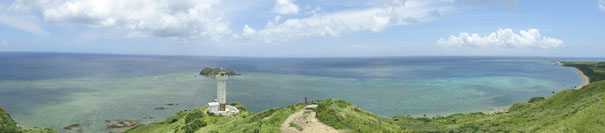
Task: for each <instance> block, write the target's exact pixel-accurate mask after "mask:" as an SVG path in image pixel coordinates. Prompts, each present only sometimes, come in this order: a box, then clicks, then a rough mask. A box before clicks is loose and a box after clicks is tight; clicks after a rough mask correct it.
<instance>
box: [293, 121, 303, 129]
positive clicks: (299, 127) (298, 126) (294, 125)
mask: <svg viewBox="0 0 605 133" xmlns="http://www.w3.org/2000/svg"><path fill="white" fill-rule="evenodd" d="M290 127H294V128H296V130H298V131H302V130H303V127H301V126H300V125H298V124H296V123H292V122H290Z"/></svg>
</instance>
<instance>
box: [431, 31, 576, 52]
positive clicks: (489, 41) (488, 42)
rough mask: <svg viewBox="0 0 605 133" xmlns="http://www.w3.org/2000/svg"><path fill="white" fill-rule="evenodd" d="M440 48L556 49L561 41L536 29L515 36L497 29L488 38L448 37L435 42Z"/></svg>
mask: <svg viewBox="0 0 605 133" xmlns="http://www.w3.org/2000/svg"><path fill="white" fill-rule="evenodd" d="M437 45H439V46H442V47H478V48H557V47H562V46H564V45H563V41H562V40H560V39H557V38H551V37H543V36H542V35H540V31H538V30H537V29H529V30H527V31H524V30H521V31H520V32H519V34H516V33H514V32H513V30H511V29H499V30H498V31H497V32H492V33H491V34H489V35H488V36H483V37H481V36H479V35H478V34H476V33H473V34H470V35H469V34H468V33H464V32H463V33H460V35H459V36H454V35H452V36H450V37H449V38H448V39H447V40H444V39H443V38H441V39H439V40H437Z"/></svg>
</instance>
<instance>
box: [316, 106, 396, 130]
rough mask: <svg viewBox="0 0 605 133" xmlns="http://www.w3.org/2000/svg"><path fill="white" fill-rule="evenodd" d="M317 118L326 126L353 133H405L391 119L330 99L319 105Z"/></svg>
mask: <svg viewBox="0 0 605 133" xmlns="http://www.w3.org/2000/svg"><path fill="white" fill-rule="evenodd" d="M315 111H316V112H317V118H318V119H319V120H320V121H321V122H322V123H324V124H326V125H329V126H332V127H334V128H336V129H347V130H351V131H353V132H363V133H369V132H383V133H392V132H404V130H401V128H400V127H399V126H398V125H396V124H395V123H394V122H393V121H391V119H387V118H383V117H380V116H377V115H375V114H373V113H370V112H367V111H365V110H362V109H360V108H358V107H356V106H353V104H351V103H350V102H347V101H345V100H333V99H330V98H328V99H327V100H325V101H322V102H320V103H318V106H317V108H316V109H315Z"/></svg>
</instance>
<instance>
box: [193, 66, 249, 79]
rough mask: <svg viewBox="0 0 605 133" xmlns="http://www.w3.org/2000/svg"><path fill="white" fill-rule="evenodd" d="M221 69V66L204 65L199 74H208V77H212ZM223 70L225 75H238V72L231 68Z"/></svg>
mask: <svg viewBox="0 0 605 133" xmlns="http://www.w3.org/2000/svg"><path fill="white" fill-rule="evenodd" d="M221 69H223V68H218V67H217V68H211V67H205V68H204V69H202V71H201V72H200V75H203V76H208V77H214V76H215V75H217V74H218V73H219V72H220V71H221ZM223 71H225V73H227V75H229V76H234V75H240V74H239V73H236V72H235V71H233V70H228V69H224V70H223Z"/></svg>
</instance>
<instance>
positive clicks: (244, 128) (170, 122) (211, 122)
mask: <svg viewBox="0 0 605 133" xmlns="http://www.w3.org/2000/svg"><path fill="white" fill-rule="evenodd" d="M302 108H303V105H302V104H297V105H293V106H289V107H283V108H273V109H269V110H266V111H263V112H258V113H254V112H249V111H241V112H240V113H238V114H235V115H233V116H210V115H208V114H205V113H203V116H201V117H199V116H198V117H191V118H190V119H199V120H201V121H204V122H205V123H207V124H206V126H203V127H201V128H199V129H197V130H195V132H197V133H211V132H220V133H228V132H244V133H253V132H263V133H278V132H280V129H279V128H280V126H281V124H282V123H283V122H284V120H285V119H286V118H287V117H288V116H289V115H290V114H292V113H294V112H296V111H298V110H300V109H302ZM205 109H207V106H205V107H202V108H197V109H194V110H191V111H181V112H179V113H177V114H175V115H173V116H171V117H169V118H167V119H166V120H164V121H162V122H159V123H152V124H147V125H141V126H137V127H134V128H132V129H130V130H128V131H127V132H129V133H166V132H177V133H181V132H185V130H184V127H186V126H187V124H186V121H187V119H188V118H187V116H188V115H189V114H190V113H193V112H196V111H199V112H203V111H204V110H205ZM265 118H267V119H265Z"/></svg>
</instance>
